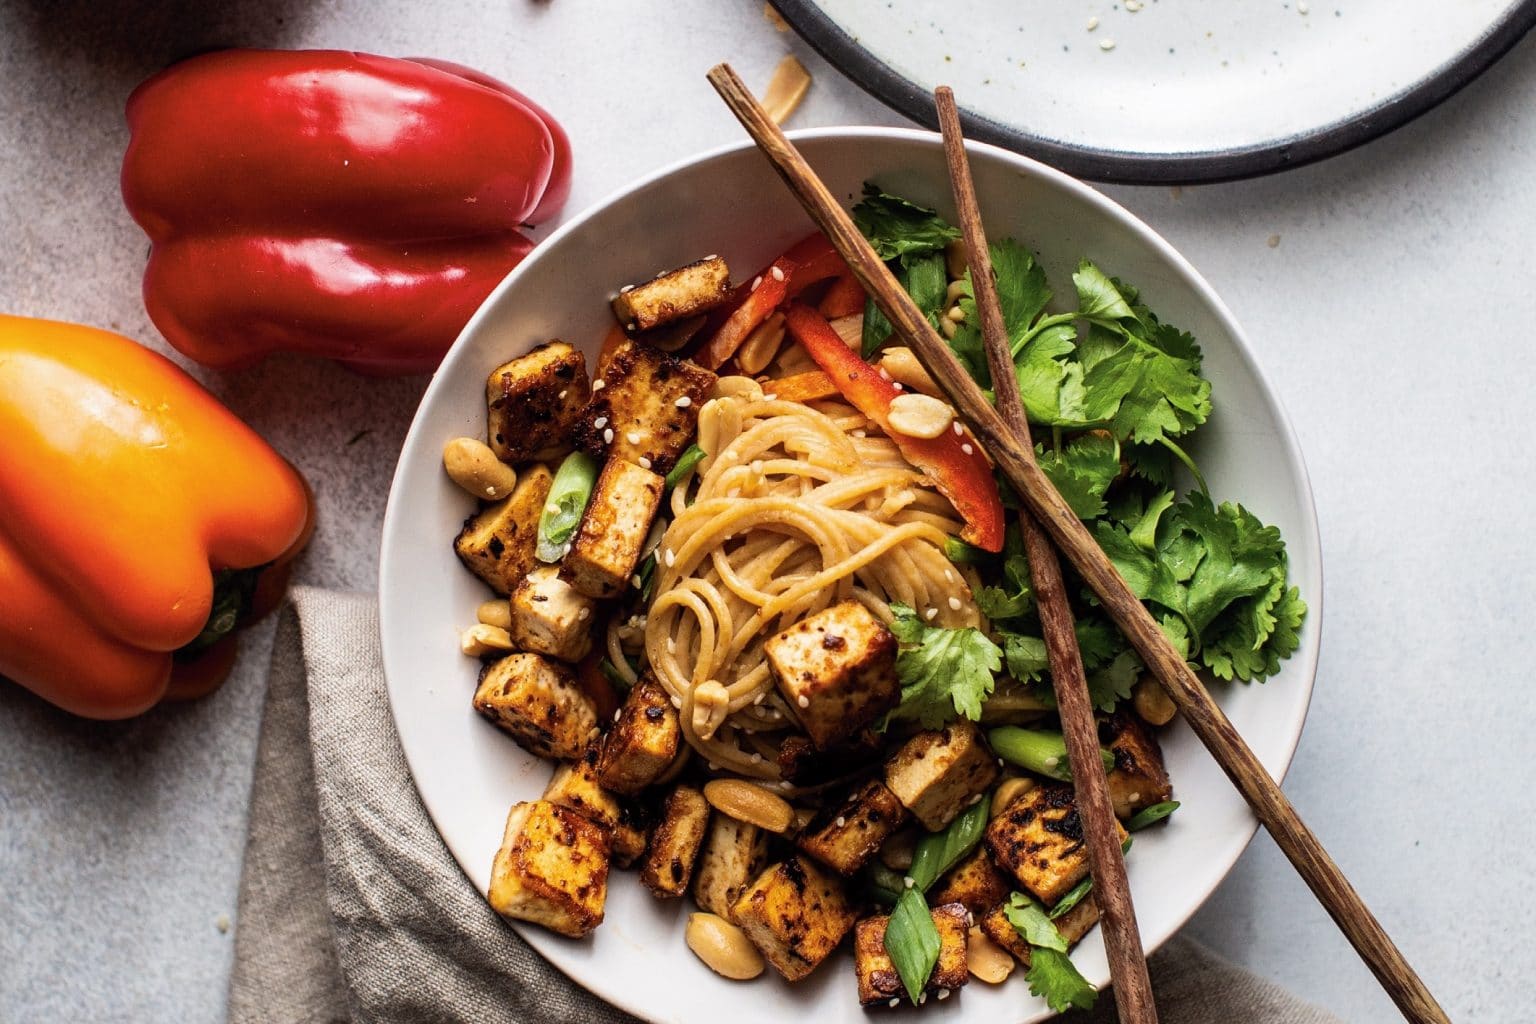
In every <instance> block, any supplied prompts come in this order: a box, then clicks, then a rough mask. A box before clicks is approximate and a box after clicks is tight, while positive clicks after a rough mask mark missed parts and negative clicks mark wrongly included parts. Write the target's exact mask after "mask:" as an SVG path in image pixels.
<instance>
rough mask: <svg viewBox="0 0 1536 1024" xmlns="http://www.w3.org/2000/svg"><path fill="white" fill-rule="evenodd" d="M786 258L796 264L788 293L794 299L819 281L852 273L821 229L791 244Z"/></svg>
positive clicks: (785, 255) (785, 254)
mask: <svg viewBox="0 0 1536 1024" xmlns="http://www.w3.org/2000/svg"><path fill="white" fill-rule="evenodd" d="M784 258H785V259H788V260H789V261H790V262H791V263H793V264H794V265H795V273H794V276H792V277H791V278H790V279H789V291H788V295H789V297H790V298H792V299H793V298H797V297H798V296H799V295H800V293H801V292H803V291H805V290H806V289H807V288H809V287H810V286H811V285H813V284H815V283H816V282H818V281H825V280H826V279H827V278H829V277H840V276H842V275H843V274H847V273H850V271H849V270H848V263H847V261H846V260H844V259H843V258H842V256H840V255H838V252H837V250H836V249H834V248H832V243H831V242H829V241H827V236H826V235H823V234H822V233H821V232H819V231H818V232H816V233H815V234H814V235H807V236H806V237H804V238H802V239H800V241H798V242H796V243H795V244H794V245H792V246H790V247H789V250H788V251H787V252H785V253H784ZM861 308H862V307H861Z"/></svg>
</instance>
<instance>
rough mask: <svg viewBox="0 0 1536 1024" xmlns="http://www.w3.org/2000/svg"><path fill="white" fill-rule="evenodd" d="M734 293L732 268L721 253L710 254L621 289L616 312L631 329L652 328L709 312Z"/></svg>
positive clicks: (614, 308)
mask: <svg viewBox="0 0 1536 1024" xmlns="http://www.w3.org/2000/svg"><path fill="white" fill-rule="evenodd" d="M730 297H731V270H730V268H729V267H727V266H726V264H725V260H723V259H721V258H720V257H719V256H706V257H704V258H703V259H701V260H695V261H694V262H692V263H689V264H687V265H686V266H681V267H678V268H677V269H676V270H669V271H667V272H666V273H665V274H658V275H656V276H655V277H653V278H651V280H649V281H647V282H645V283H644V284H637V285H633V286H630V287H626V288H623V289H621V290H620V291H619V294H618V295H617V296H615V298H614V300H613V315H614V316H616V317H618V318H619V323H621V324H623V325H624V326H625V328H627V329H628V330H631V331H649V330H651V329H652V328H655V327H660V326H662V325H663V324H670V323H674V322H676V321H678V320H683V319H686V318H688V317H692V316H697V315H699V314H700V313H707V312H709V311H710V310H711V309H714V308H715V307H716V306H719V305H722V304H723V303H724V302H725V301H726V300H727V299H729V298H730Z"/></svg>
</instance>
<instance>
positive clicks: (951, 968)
mask: <svg viewBox="0 0 1536 1024" xmlns="http://www.w3.org/2000/svg"><path fill="white" fill-rule="evenodd" d="M928 913H929V916H931V917H932V918H933V927H934V928H935V929H936V930H937V931H938V933H939V960H938V963H936V964H934V967H933V973H932V974H930V975H929V976H928V984H927V985H926V986H925V987H924V989H923V991H925V992H927V993H929V994H930V995H931V994H934V993H937V992H938V991H939V990H941V989H951V990H953V989H957V988H959V987H960V986H962V985H964V984H965V983H966V982H967V981H968V980H969V979H970V971H969V969H968V967H967V964H966V959H965V937H966V920H965V908H964V907H962V906H961V905H960V904H958V903H946V904H941V905H939V906H936V907H934V908H933V909H932V910H930V911H929V912H928ZM890 923H891V919H890V917H889V916H888V915H880V916H878V917H866V918H865V919H864V920H862V921H860V922H859V924H858V927H857V928H856V929H855V930H854V933H853V969H854V972H855V973H856V974H857V975H858V979H859V1005H861V1006H889V1005H890V1002H891V1000H892V999H900V1000H903V1001H907V1002H910V999H909V998H908V996H907V987H906V986H905V985H904V984H902V981H901V975H899V974H897V973H896V965H895V964H893V963H891V956H890V954H889V953H887V952H886V949H885V928H886V926H887V925H888V924H890Z"/></svg>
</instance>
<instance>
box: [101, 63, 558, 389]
mask: <svg viewBox="0 0 1536 1024" xmlns="http://www.w3.org/2000/svg"><path fill="white" fill-rule="evenodd" d="M128 126H129V129H130V131H131V133H132V138H131V140H130V142H129V144H128V151H127V154H126V156H125V157H124V160H123V175H122V188H123V200H124V202H125V203H126V205H127V207H128V210H129V212H130V213H131V214H132V215H133V218H134V219H135V220H136V221H138V223H139V224H140V226H142V227H143V228H144V230H145V231H146V232H147V233H148V234H149V237H150V239H151V241H152V242H153V247H152V250H151V254H150V259H149V266H148V267H147V269H146V271H145V274H144V300H145V305H146V306H147V308H148V310H149V314H150V317H151V318H152V319H153V320H154V322H155V325H156V326H157V327H158V328H159V329H160V331H161V332H162V333H163V334H164V335H165V337H166V338H167V339H168V340H169V341H170V342H171V344H172V345H174V346H176V348H177V349H179V350H180V351H181V352H183V353H185V354H186V355H188V356H190V357H191V358H193V359H195V360H197V361H198V362H200V363H203V364H205V365H208V366H215V367H224V368H228V367H239V366H244V365H248V364H251V363H254V362H256V361H258V360H260V359H261V358H262V357H263V356H265V355H266V354H268V353H270V352H277V351H287V352H303V353H311V354H315V355H320V356H325V357H329V358H332V359H336V360H338V361H339V362H341V363H343V364H344V365H346V366H349V367H351V368H353V369H356V370H359V371H361V372H365V373H376V374H393V373H418V372H424V371H428V370H431V369H432V368H434V367H435V366H436V365H437V363H438V362H439V361H440V360H441V358H442V356H443V353H444V352H446V351H447V349H448V346H449V345H450V344H452V342H453V340H454V338H455V337H457V336H458V333H459V331H460V330H461V329H462V328H463V326H464V324H465V322H466V321H468V319H469V317H470V315H471V314H472V313H473V312H474V310H475V309H476V307H477V306H478V305H479V304H480V302H481V301H482V300H484V298H485V297H486V296H487V295H488V294H490V291H491V289H492V288H494V287H495V286H496V284H497V282H499V281H500V280H501V279H502V278H503V277H504V276H505V275H506V274H507V272H508V271H509V270H511V269H512V268H513V267H514V266H516V265H517V263H518V262H519V261H520V260H521V259H522V258H523V257H524V256H525V255H526V254H527V253H528V251H529V250H530V249H531V248H532V246H533V243H532V241H530V240H529V239H528V238H527V237H526V236H525V235H524V234H523V233H522V231H521V230H520V228H522V227H526V226H528V225H529V224H530V223H534V222H537V221H541V220H544V219H547V218H550V217H553V216H555V215H556V214H557V213H558V212H559V209H560V207H561V205H562V204H563V203H564V202H565V199H566V197H567V196H568V195H569V192H570V167H571V158H570V143H569V141H568V140H567V138H566V136H565V133H564V132H563V131H562V130H561V129H560V127H559V125H557V124H556V123H555V121H554V120H553V118H551V117H550V116H549V115H548V114H547V113H545V112H544V111H543V110H541V109H539V108H538V107H537V106H536V105H534V104H533V103H531V102H530V101H528V100H527V99H526V98H525V97H523V96H522V95H521V94H520V93H518V92H517V91H516V90H514V89H512V88H511V87H509V86H506V85H504V84H502V83H501V82H498V81H496V80H495V79H493V78H490V77H489V76H487V75H483V74H481V73H479V72H476V71H472V70H470V69H468V68H462V67H459V66H458V65H454V64H449V63H446V62H441V61H433V60H427V59H409V60H407V59H398V58H393V57H379V56H373V55H370V54H363V53H350V52H344V51H335V50H300V51H273V50H225V51H220V52H216V53H210V54H205V55H202V56H199V57H193V58H191V59H189V60H186V61H183V62H181V63H179V64H175V65H173V66H171V67H170V68H167V69H166V70H165V71H162V72H160V73H159V74H157V75H155V76H154V77H153V78H150V79H149V80H148V81H146V82H144V83H143V84H142V85H140V86H139V87H138V88H137V89H136V90H134V93H133V95H132V96H131V97H129V100H128Z"/></svg>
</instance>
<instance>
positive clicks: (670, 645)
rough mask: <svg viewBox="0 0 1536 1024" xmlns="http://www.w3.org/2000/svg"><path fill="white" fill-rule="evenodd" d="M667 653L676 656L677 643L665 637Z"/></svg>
mask: <svg viewBox="0 0 1536 1024" xmlns="http://www.w3.org/2000/svg"><path fill="white" fill-rule="evenodd" d="M667 653H668V654H676V653H677V641H676V640H674V639H672V638H671V637H667Z"/></svg>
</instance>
